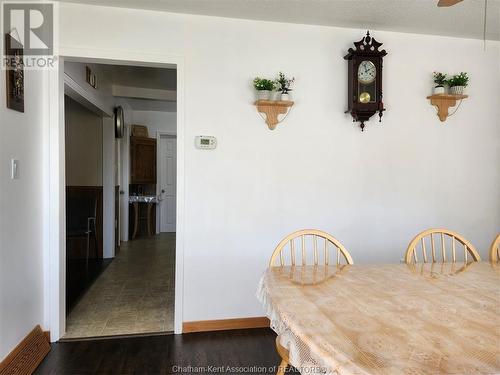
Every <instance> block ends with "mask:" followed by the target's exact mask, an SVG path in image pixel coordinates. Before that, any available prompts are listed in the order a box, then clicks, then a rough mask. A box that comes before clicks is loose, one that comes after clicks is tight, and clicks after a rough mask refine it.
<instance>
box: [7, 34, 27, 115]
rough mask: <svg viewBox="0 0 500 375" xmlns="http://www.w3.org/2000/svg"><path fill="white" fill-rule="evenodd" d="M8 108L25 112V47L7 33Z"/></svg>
mask: <svg viewBox="0 0 500 375" xmlns="http://www.w3.org/2000/svg"><path fill="white" fill-rule="evenodd" d="M5 58H6V60H7V64H6V65H7V66H6V75H7V77H6V82H7V85H6V86H7V95H6V97H7V108H10V109H13V110H15V111H18V112H24V63H23V48H22V46H20V45H19V44H18V43H17V42H16V41H15V40H14V39H13V38H12V37H11V36H10V35H9V34H5Z"/></svg>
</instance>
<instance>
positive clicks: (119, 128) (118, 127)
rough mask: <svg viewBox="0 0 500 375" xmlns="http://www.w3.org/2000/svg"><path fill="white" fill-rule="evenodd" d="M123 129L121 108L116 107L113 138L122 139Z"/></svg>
mask: <svg viewBox="0 0 500 375" xmlns="http://www.w3.org/2000/svg"><path fill="white" fill-rule="evenodd" d="M124 128H125V122H124V121H123V108H122V107H120V106H118V107H116V108H115V138H123V133H124V131H125V129H124Z"/></svg>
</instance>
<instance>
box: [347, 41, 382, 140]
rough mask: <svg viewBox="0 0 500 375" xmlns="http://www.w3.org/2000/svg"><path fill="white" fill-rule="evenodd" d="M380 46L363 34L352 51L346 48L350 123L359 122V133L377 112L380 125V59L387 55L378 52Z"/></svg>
mask: <svg viewBox="0 0 500 375" xmlns="http://www.w3.org/2000/svg"><path fill="white" fill-rule="evenodd" d="M381 45H382V43H379V42H377V41H376V40H375V39H374V38H372V37H371V36H370V32H369V31H367V32H366V36H365V37H364V38H363V39H361V40H360V41H359V42H354V46H355V49H353V48H349V50H348V53H347V55H345V56H344V59H345V60H347V61H348V84H347V105H348V110H347V111H346V112H345V113H350V114H351V116H352V118H353V121H357V122H360V127H361V130H362V131H363V130H364V128H365V121H368V120H369V119H370V117H372V116H373V115H374V114H375V113H376V112H378V115H379V122H381V121H382V115H383V112H384V111H385V108H384V103H383V102H382V60H383V58H384V56H385V55H387V52H386V51H385V50H381V51H379V48H380V46H381Z"/></svg>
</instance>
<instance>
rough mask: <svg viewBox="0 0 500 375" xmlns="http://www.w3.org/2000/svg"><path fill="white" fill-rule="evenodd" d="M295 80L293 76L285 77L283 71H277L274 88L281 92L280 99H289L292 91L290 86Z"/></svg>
mask: <svg viewBox="0 0 500 375" xmlns="http://www.w3.org/2000/svg"><path fill="white" fill-rule="evenodd" d="M294 81H295V78H294V77H292V78H287V77H286V76H285V74H284V73H283V72H279V73H278V78H277V79H276V81H275V84H276V88H277V90H278V91H279V92H281V100H282V101H289V100H290V91H292V89H291V86H292V83H293V82H294Z"/></svg>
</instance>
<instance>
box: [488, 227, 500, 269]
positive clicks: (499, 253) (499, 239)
mask: <svg viewBox="0 0 500 375" xmlns="http://www.w3.org/2000/svg"><path fill="white" fill-rule="evenodd" d="M498 259H500V234H499V235H498V236H496V238H495V239H494V240H493V242H492V244H491V247H490V261H491V262H498Z"/></svg>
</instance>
